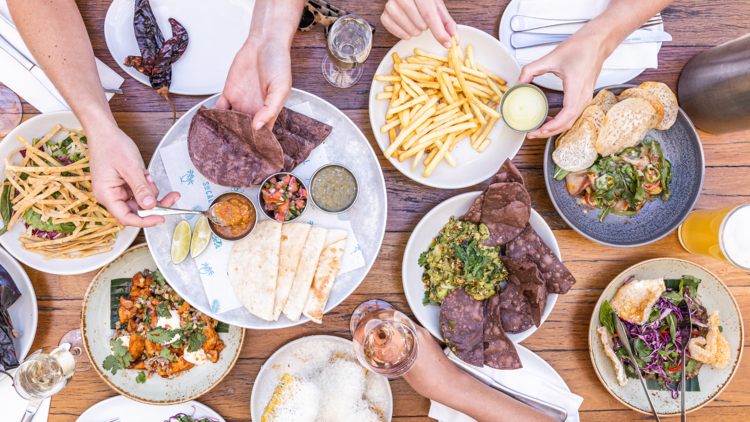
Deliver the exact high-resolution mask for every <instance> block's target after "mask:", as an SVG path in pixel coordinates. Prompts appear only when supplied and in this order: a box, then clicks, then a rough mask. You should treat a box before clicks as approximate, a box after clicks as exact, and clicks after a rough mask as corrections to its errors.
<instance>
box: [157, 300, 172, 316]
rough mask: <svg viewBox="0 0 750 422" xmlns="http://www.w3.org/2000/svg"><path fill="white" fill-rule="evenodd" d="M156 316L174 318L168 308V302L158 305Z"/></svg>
mask: <svg viewBox="0 0 750 422" xmlns="http://www.w3.org/2000/svg"><path fill="white" fill-rule="evenodd" d="M156 315H159V316H160V317H164V318H169V317H171V316H172V313H171V312H169V309H168V308H167V303H166V302H162V303H160V304H158V305H156Z"/></svg>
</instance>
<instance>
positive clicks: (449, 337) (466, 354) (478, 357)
mask: <svg viewBox="0 0 750 422" xmlns="http://www.w3.org/2000/svg"><path fill="white" fill-rule="evenodd" d="M483 321H484V301H481V300H476V299H474V298H473V297H472V296H471V295H470V294H468V293H466V291H465V290H464V289H463V288H460V287H459V288H456V289H453V290H452V291H451V292H450V293H448V295H447V296H445V299H443V303H442V304H441V306H440V334H442V336H443V340H444V341H445V345H446V346H448V347H449V348H450V349H451V351H453V353H455V354H456V356H458V358H459V359H461V360H462V361H464V362H466V363H468V364H470V365H474V366H478V367H480V368H481V367H482V366H483V364H484V358H483V349H482V341H483V337H482V327H483Z"/></svg>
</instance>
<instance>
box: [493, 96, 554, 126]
mask: <svg viewBox="0 0 750 422" xmlns="http://www.w3.org/2000/svg"><path fill="white" fill-rule="evenodd" d="M500 110H501V111H500V112H501V113H502V119H503V122H504V123H505V125H506V126H508V127H509V128H510V129H511V130H513V131H515V132H531V131H533V130H536V129H539V128H540V127H541V126H542V124H544V120H545V119H546V118H547V113H548V112H549V104H548V103H547V97H545V96H544V93H543V92H542V90H541V89H539V87H537V86H535V85H531V84H520V85H516V86H514V87H512V88H510V89H509V90H508V91H507V92H505V94H504V95H503V98H502V99H501V100H500Z"/></svg>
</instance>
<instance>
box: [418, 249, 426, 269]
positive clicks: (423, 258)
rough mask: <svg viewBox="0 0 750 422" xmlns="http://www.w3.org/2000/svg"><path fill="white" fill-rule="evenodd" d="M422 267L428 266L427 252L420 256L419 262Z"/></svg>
mask: <svg viewBox="0 0 750 422" xmlns="http://www.w3.org/2000/svg"><path fill="white" fill-rule="evenodd" d="M417 263H418V264H419V266H420V267H424V266H425V265H426V264H427V251H425V252H422V253H421V254H419V260H418V261H417Z"/></svg>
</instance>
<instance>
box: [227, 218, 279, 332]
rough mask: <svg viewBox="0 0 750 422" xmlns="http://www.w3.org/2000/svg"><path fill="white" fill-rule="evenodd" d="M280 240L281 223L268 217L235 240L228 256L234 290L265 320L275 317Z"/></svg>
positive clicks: (252, 310) (244, 303)
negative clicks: (242, 236)
mask: <svg viewBox="0 0 750 422" xmlns="http://www.w3.org/2000/svg"><path fill="white" fill-rule="evenodd" d="M280 244H281V223H279V222H277V221H273V220H266V221H262V222H260V223H258V225H257V226H256V227H255V230H253V232H252V233H251V234H250V236H248V237H246V238H244V239H242V240H240V241H239V242H237V243H235V244H234V247H233V248H232V253H231V255H230V256H229V281H230V282H231V283H232V287H233V288H234V292H235V293H236V294H237V297H239V299H240V301H241V302H242V304H243V305H245V308H247V310H248V311H250V313H252V314H253V315H256V316H257V317H258V318H262V319H264V320H266V321H273V303H274V297H275V292H276V278H277V275H278V273H279V246H280Z"/></svg>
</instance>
